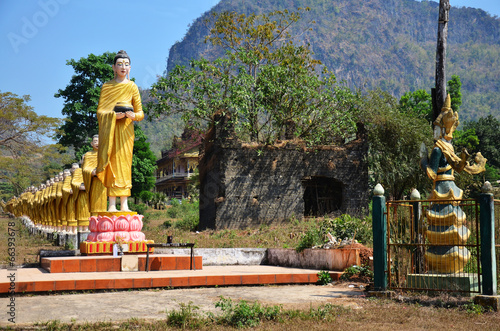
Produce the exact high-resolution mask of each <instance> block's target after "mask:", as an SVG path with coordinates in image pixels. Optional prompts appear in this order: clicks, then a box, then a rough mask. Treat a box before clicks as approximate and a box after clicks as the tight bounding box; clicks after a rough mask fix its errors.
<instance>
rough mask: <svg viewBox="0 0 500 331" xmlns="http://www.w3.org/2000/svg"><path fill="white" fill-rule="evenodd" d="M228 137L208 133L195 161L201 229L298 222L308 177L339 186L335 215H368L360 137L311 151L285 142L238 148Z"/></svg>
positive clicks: (362, 139)
mask: <svg viewBox="0 0 500 331" xmlns="http://www.w3.org/2000/svg"><path fill="white" fill-rule="evenodd" d="M229 136H230V135H228V132H224V131H218V129H217V128H215V129H212V131H211V132H210V133H209V134H208V135H207V138H206V141H205V149H204V151H203V153H202V155H201V157H200V183H201V188H200V229H202V230H203V229H207V228H210V229H224V228H246V227H256V226H259V225H261V224H274V223H280V222H286V221H288V220H290V219H291V218H293V217H297V218H299V219H301V218H302V217H303V216H304V212H305V209H304V208H305V207H304V206H305V204H304V191H305V184H306V183H307V182H308V180H310V179H311V178H315V179H316V182H321V181H325V182H335V183H337V184H338V185H337V186H338V187H337V191H340V192H341V197H339V199H340V200H339V201H340V202H339V204H340V205H339V206H338V207H339V209H338V211H340V212H350V213H353V212H354V213H359V212H361V210H362V209H364V210H365V212H367V209H368V167H367V164H366V162H365V161H364V160H365V156H366V153H367V144H366V138H365V135H364V134H358V138H357V139H356V140H354V141H352V142H350V143H349V144H346V145H345V146H343V147H333V146H325V147H323V148H316V149H306V148H305V147H303V146H299V145H296V144H292V143H289V142H288V143H282V144H281V146H252V145H242V144H241V143H238V142H236V141H234V140H232V139H230V138H228V137H229ZM316 177H318V178H316ZM329 179H333V180H329ZM321 216H323V215H321Z"/></svg>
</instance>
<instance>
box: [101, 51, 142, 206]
mask: <svg viewBox="0 0 500 331" xmlns="http://www.w3.org/2000/svg"><path fill="white" fill-rule="evenodd" d="M113 71H114V73H115V78H114V79H113V80H111V81H109V82H106V83H104V85H103V86H102V89H101V96H100V98H99V105H98V107H97V120H98V122H99V140H100V141H99V149H98V157H97V169H96V174H97V177H98V178H99V179H100V180H101V181H102V183H103V184H104V186H105V187H106V188H107V190H108V191H107V195H108V196H109V209H108V211H109V212H115V211H117V209H116V197H120V203H121V211H129V208H128V204H127V198H128V197H129V196H130V189H131V188H132V152H133V147H134V121H142V119H143V118H144V112H143V111H142V103H141V96H140V94H139V89H138V88H137V85H135V83H134V82H132V81H130V80H129V73H130V57H129V56H128V55H127V53H126V52H125V51H119V52H118V53H117V54H116V56H115V58H114V64H113Z"/></svg>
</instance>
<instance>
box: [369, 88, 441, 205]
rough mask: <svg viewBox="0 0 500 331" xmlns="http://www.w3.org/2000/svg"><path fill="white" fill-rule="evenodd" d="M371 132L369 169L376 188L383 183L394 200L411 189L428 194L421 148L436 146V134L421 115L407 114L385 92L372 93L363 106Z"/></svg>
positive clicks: (428, 183) (428, 185)
mask: <svg viewBox="0 0 500 331" xmlns="http://www.w3.org/2000/svg"><path fill="white" fill-rule="evenodd" d="M360 108H361V109H362V116H361V118H362V120H363V122H364V123H365V126H366V129H367V131H368V142H369V151H368V167H369V171H370V174H371V176H370V177H371V181H372V183H371V184H372V186H374V185H375V184H377V183H381V184H382V186H383V187H384V189H385V191H386V192H387V194H388V195H389V197H390V198H392V199H402V198H403V197H404V196H405V195H407V194H409V193H410V189H411V188H417V189H418V190H419V191H420V192H425V191H427V190H428V189H429V188H430V184H431V183H430V181H429V180H428V179H427V178H426V175H425V173H424V172H423V171H422V170H421V169H420V167H419V164H420V154H419V150H420V145H421V144H422V142H424V143H425V144H426V145H427V146H432V130H431V127H430V126H429V123H428V122H427V120H426V119H424V118H422V117H420V116H419V115H418V113H414V112H409V113H403V112H401V111H400V106H399V105H398V102H397V100H396V99H395V98H394V97H392V96H390V95H389V94H387V93H386V92H382V91H371V92H369V93H368V94H367V95H366V97H365V98H364V100H363V103H362V104H361V105H360Z"/></svg>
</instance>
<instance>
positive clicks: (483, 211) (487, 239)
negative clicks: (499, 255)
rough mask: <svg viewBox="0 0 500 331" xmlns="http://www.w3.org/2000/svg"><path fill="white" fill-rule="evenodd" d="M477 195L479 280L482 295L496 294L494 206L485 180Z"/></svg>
mask: <svg viewBox="0 0 500 331" xmlns="http://www.w3.org/2000/svg"><path fill="white" fill-rule="evenodd" d="M482 191H483V193H481V194H480V196H479V208H480V214H479V220H480V224H479V227H480V235H481V270H482V275H483V279H482V281H481V285H482V293H483V295H497V270H496V269H497V264H496V256H495V206H494V202H493V194H492V193H491V191H492V188H491V184H490V183H489V182H485V183H484V186H483V188H482Z"/></svg>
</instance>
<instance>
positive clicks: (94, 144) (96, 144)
mask: <svg viewBox="0 0 500 331" xmlns="http://www.w3.org/2000/svg"><path fill="white" fill-rule="evenodd" d="M90 146H92V148H93V149H94V150H95V151H96V150H97V149H98V148H99V136H97V135H96V136H94V137H93V138H92V141H91V142H90Z"/></svg>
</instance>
